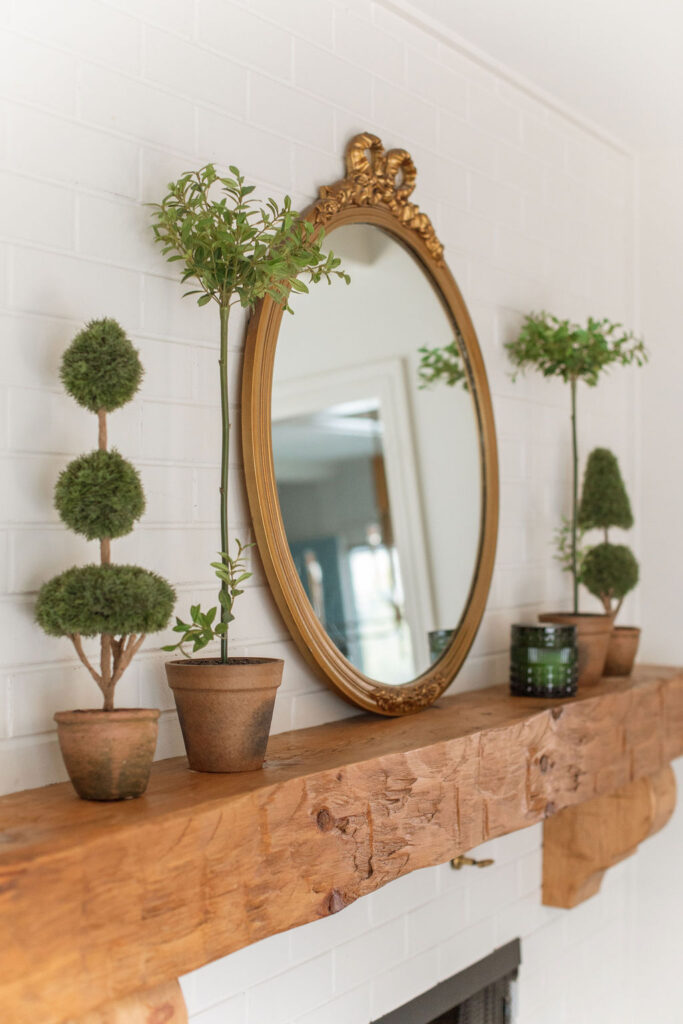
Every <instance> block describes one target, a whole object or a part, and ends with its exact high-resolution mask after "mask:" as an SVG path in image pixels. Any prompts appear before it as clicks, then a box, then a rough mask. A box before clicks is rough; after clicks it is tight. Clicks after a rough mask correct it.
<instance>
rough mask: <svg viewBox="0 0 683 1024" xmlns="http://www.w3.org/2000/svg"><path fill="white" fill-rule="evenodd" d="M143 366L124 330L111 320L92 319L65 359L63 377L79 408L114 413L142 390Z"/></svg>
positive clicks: (64, 356) (65, 385) (71, 345)
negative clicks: (113, 411) (80, 406)
mask: <svg viewBox="0 0 683 1024" xmlns="http://www.w3.org/2000/svg"><path fill="white" fill-rule="evenodd" d="M142 373H143V370H142V364H141V362H140V358H139V356H138V353H137V351H136V350H135V349H134V348H133V345H132V343H131V341H130V339H129V338H128V337H127V335H126V333H125V331H124V330H123V328H122V327H121V326H120V324H118V323H117V322H116V320H112V319H111V318H110V317H105V318H104V320H91V321H90V322H89V323H87V324H86V325H85V327H84V328H83V330H82V331H79V333H78V334H77V335H76V337H75V338H74V340H73V341H72V342H71V344H70V345H69V347H68V349H67V350H66V352H65V353H64V355H63V356H62V366H61V370H60V376H61V378H62V383H63V384H64V387H65V388H66V390H67V391H68V392H69V394H70V395H71V396H72V398H75V399H76V401H77V402H78V404H79V405H82V406H84V407H85V408H86V409H90V411H91V412H99V410H100V409H105V410H106V411H107V412H112V410H114V409H118V408H119V407H120V406H122V405H125V404H126V402H129V401H130V399H131V398H132V397H133V395H134V394H135V392H136V391H137V390H138V388H139V387H140V382H141V380H142Z"/></svg>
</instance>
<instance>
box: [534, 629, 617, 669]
mask: <svg viewBox="0 0 683 1024" xmlns="http://www.w3.org/2000/svg"><path fill="white" fill-rule="evenodd" d="M538 618H539V620H540V621H541V622H560V623H562V624H563V625H565V626H576V640H577V644H578V648H579V680H578V685H579V686H595V684H596V683H599V682H600V680H601V679H602V676H603V674H604V668H605V658H606V657H607V647H608V645H609V640H610V636H611V634H612V621H613V620H612V616H611V615H581V614H579V615H574V614H572V613H571V612H544V614H543V615H539V616H538Z"/></svg>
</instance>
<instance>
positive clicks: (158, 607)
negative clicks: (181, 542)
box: [36, 565, 176, 636]
mask: <svg viewBox="0 0 683 1024" xmlns="http://www.w3.org/2000/svg"><path fill="white" fill-rule="evenodd" d="M175 596H176V595H175V591H174V590H173V587H171V586H170V585H169V584H168V583H167V582H166V580H164V579H162V578H161V576H157V575H156V573H153V572H149V571H148V570H147V569H141V568H140V567H139V566H137V565H84V566H79V567H74V568H73V569H67V570H66V572H63V573H61V575H59V576H55V577H53V578H52V579H51V580H48V581H47V583H44V584H43V586H42V587H41V588H40V591H39V593H38V600H37V603H36V620H37V622H38V624H39V625H40V626H41V627H42V628H43V629H44V630H45V632H46V633H49V634H50V636H69V635H71V634H73V633H78V634H80V635H81V636H96V635H97V634H99V633H109V634H111V635H112V636H114V635H116V636H119V635H124V634H128V633H156V632H158V631H159V630H160V629H163V628H164V627H165V626H166V625H167V624H168V621H169V619H170V617H171V612H172V611H173V605H174V603H175Z"/></svg>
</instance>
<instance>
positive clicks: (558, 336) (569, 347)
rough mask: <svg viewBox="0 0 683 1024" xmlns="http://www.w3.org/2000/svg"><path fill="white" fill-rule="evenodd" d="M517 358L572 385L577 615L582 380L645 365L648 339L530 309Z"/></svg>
mask: <svg viewBox="0 0 683 1024" xmlns="http://www.w3.org/2000/svg"><path fill="white" fill-rule="evenodd" d="M505 348H506V349H507V352H508V355H509V357H510V359H511V361H512V363H513V364H514V365H515V366H516V367H518V368H519V369H520V370H525V369H527V368H528V367H531V368H533V369H535V370H538V371H539V373H541V374H543V376H544V377H559V378H560V380H563V381H564V382H565V383H566V384H569V385H570V391H571V426H572V514H571V518H570V519H569V538H570V559H569V568H570V571H571V574H572V577H573V591H574V614H575V615H576V614H577V613H578V610H579V568H578V557H579V556H578V544H577V540H578V538H577V525H578V523H577V511H578V496H579V484H578V473H579V452H578V441H577V431H576V393H577V384H578V382H579V381H583V382H584V383H585V384H588V385H589V387H595V385H596V384H597V383H598V381H599V379H600V377H601V376H602V374H603V373H604V372H605V371H606V370H607V369H608V368H609V367H610V366H612V365H614V364H617V365H621V366H629V365H631V364H635V365H636V366H642V365H643V363H645V362H646V361H647V352H646V349H645V345H644V344H643V342H642V341H641V340H640V339H639V338H636V337H635V335H634V334H633V333H632V332H631V331H625V330H624V328H623V327H622V325H621V324H614V323H611V322H610V321H609V320H606V319H604V320H594V319H593V317H589V318H588V323H587V324H586V326H585V327H581V326H579V325H578V324H573V323H571V322H570V321H569V320H560V319H558V317H556V316H552V315H551V314H550V313H545V312H542V313H531V314H530V315H529V316H526V317H525V318H524V322H523V324H522V329H521V331H520V333H519V336H518V337H517V338H516V339H515V340H514V341H509V342H507V343H506V345H505Z"/></svg>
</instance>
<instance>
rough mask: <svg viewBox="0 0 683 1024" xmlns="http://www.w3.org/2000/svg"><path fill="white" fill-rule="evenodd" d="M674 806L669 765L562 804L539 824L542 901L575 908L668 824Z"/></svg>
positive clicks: (674, 788)
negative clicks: (620, 785)
mask: <svg viewBox="0 0 683 1024" xmlns="http://www.w3.org/2000/svg"><path fill="white" fill-rule="evenodd" d="M675 805H676V780H675V777H674V773H673V770H672V768H671V766H670V765H668V766H667V767H666V768H662V769H661V770H660V771H658V772H656V773H655V774H654V775H648V776H646V777H645V778H642V779H637V780H636V781H635V782H631V783H629V784H628V785H627V786H624V787H623V788H622V789H618V790H616V791H615V792H614V793H609V794H608V795H607V796H600V797H596V798H595V799H594V800H587V801H586V802H585V803H582V804H577V805H575V806H572V807H566V808H565V809H564V810H562V811H560V812H559V813H558V814H555V815H553V816H552V817H550V818H547V819H546V821H545V823H544V826H543V903H544V904H545V905H546V906H548V907H565V908H569V907H575V906H576V905H577V904H579V903H583V901H584V900H587V899H588V898H589V897H590V896H594V895H595V893H596V892H598V890H599V889H600V885H601V883H602V878H603V875H604V874H605V871H606V870H607V869H608V868H610V867H612V866H613V865H614V864H617V863H618V862H619V861H620V860H624V859H625V858H626V857H628V856H629V855H630V854H632V853H635V851H636V849H637V848H638V844H639V843H642V841H643V840H644V839H647V838H648V836H651V835H654V833H655V832H659V830H660V829H661V828H663V827H664V825H666V823H667V821H668V820H669V818H670V817H671V814H672V812H673V809H674V807H675Z"/></svg>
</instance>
